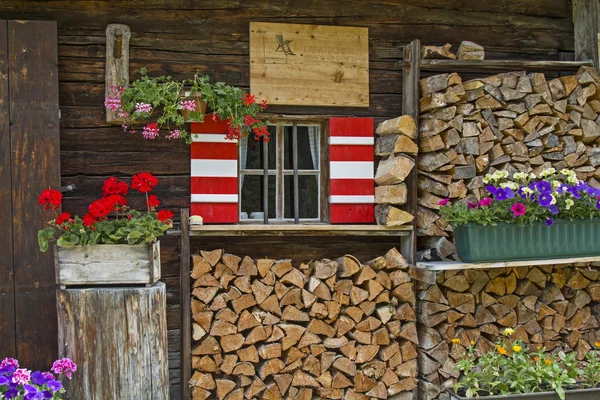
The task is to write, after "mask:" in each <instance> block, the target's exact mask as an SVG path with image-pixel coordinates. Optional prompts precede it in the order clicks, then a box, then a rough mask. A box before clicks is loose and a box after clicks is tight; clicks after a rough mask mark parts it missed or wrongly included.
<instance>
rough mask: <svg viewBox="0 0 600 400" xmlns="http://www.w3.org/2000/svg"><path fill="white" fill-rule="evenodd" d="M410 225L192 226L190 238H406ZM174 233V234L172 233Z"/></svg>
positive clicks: (410, 228) (410, 229)
mask: <svg viewBox="0 0 600 400" xmlns="http://www.w3.org/2000/svg"><path fill="white" fill-rule="evenodd" d="M412 229H413V227H412V225H405V226H397V227H390V228H388V227H385V226H378V225H325V224H324V225H295V224H287V225H254V224H242V225H200V226H198V225H194V226H192V227H191V228H190V235H191V236H406V235H408V234H409V233H410V232H411V231H412ZM173 233H175V232H173Z"/></svg>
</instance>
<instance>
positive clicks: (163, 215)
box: [156, 210, 173, 224]
mask: <svg viewBox="0 0 600 400" xmlns="http://www.w3.org/2000/svg"><path fill="white" fill-rule="evenodd" d="M156 218H158V220H159V221H162V222H164V223H165V224H168V223H169V222H168V221H167V220H169V219H171V218H173V213H172V212H171V211H169V210H160V211H159V212H158V215H157V216H156Z"/></svg>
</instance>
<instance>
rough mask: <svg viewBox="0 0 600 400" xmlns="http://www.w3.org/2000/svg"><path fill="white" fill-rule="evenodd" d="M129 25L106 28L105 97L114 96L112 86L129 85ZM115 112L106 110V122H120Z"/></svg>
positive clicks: (111, 25)
mask: <svg viewBox="0 0 600 400" xmlns="http://www.w3.org/2000/svg"><path fill="white" fill-rule="evenodd" d="M130 38H131V31H130V29H129V27H128V26H127V25H123V24H110V25H108V26H107V27H106V70H105V88H104V95H105V97H106V96H108V95H110V94H112V90H111V86H117V87H118V86H120V85H122V84H127V83H129V39H130ZM119 121H120V118H118V117H117V115H116V114H115V112H114V111H111V110H108V109H107V110H106V122H119Z"/></svg>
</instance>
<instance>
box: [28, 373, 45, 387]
mask: <svg viewBox="0 0 600 400" xmlns="http://www.w3.org/2000/svg"><path fill="white" fill-rule="evenodd" d="M47 380H48V378H46V377H45V376H44V374H42V373H41V372H40V371H35V372H34V373H33V374H31V382H33V384H34V385H38V386H42V385H43V384H45V383H46V381H47Z"/></svg>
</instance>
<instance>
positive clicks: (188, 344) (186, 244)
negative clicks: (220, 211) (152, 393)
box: [179, 208, 192, 399]
mask: <svg viewBox="0 0 600 400" xmlns="http://www.w3.org/2000/svg"><path fill="white" fill-rule="evenodd" d="M180 215H181V221H182V223H181V237H180V243H181V244H180V255H179V256H180V261H179V277H180V283H179V287H180V289H179V290H180V296H181V302H180V303H181V316H180V318H181V325H180V326H181V347H180V354H181V357H180V377H181V382H182V384H181V398H182V399H189V398H190V387H189V385H188V384H187V382H189V381H190V378H191V377H192V331H191V326H192V323H191V315H192V311H191V301H192V299H191V298H192V296H191V287H192V284H191V279H190V270H191V269H190V259H191V255H190V238H189V230H190V224H189V222H188V220H189V217H190V210H189V209H187V208H184V209H182V210H181V212H180Z"/></svg>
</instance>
